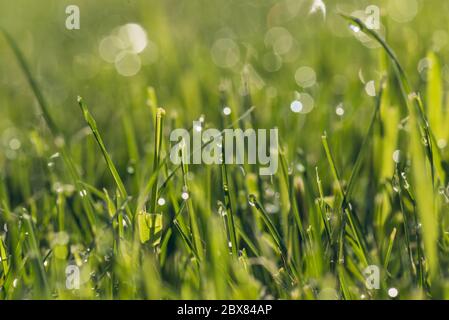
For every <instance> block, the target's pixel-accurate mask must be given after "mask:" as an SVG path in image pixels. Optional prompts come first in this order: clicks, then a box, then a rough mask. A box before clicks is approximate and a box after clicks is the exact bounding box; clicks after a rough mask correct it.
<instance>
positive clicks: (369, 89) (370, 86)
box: [365, 80, 376, 97]
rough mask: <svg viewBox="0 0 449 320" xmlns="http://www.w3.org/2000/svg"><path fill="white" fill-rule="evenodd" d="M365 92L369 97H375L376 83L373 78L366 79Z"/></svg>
mask: <svg viewBox="0 0 449 320" xmlns="http://www.w3.org/2000/svg"><path fill="white" fill-rule="evenodd" d="M365 92H366V93H367V94H368V95H369V96H370V97H375V96H376V85H375V83H374V80H371V81H368V82H367V83H366V85H365Z"/></svg>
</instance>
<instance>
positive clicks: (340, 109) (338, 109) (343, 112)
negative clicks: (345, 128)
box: [335, 103, 345, 117]
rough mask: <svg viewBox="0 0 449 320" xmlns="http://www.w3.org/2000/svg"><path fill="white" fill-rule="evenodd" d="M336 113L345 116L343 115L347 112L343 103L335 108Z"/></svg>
mask: <svg viewBox="0 0 449 320" xmlns="http://www.w3.org/2000/svg"><path fill="white" fill-rule="evenodd" d="M335 113H336V114H337V116H340V117H343V115H344V114H345V109H343V104H342V103H340V104H339V105H338V106H337V108H336V109H335Z"/></svg>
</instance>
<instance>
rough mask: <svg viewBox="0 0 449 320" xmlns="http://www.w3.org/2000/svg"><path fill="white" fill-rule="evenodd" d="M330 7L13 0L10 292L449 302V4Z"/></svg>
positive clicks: (2, 254) (3, 217)
mask: <svg viewBox="0 0 449 320" xmlns="http://www.w3.org/2000/svg"><path fill="white" fill-rule="evenodd" d="M331 2H332V3H331ZM335 2H337V1H324V4H325V5H326V10H325V11H326V12H325V14H324V12H323V8H321V9H319V8H318V9H317V10H315V11H316V12H312V13H310V8H311V6H312V3H313V1H302V0H296V1H293V0H280V1H273V0H257V1H256V0H239V1H237V0H235V1H231V0H229V1H219V0H213V1H211V0H207V1H206V0H199V1H178V0H176V1H175V0H167V1H143V0H142V1H137V0H130V1H118V0H114V1H108V2H107V4H106V2H95V3H94V2H93V1H89V2H88V1H82V0H79V1H56V0H44V1H39V2H36V1H33V2H31V1H23V0H17V1H1V2H0V17H1V18H0V28H1V29H2V31H1V36H0V226H1V228H0V299H79V298H82V299H392V298H395V299H449V188H448V182H449V181H448V178H449V152H448V151H449V146H448V141H449V130H448V129H447V125H448V123H449V99H448V98H449V97H448V95H447V93H448V90H447V89H448V85H449V65H447V62H448V61H449V34H448V31H447V30H448V27H449V26H448V22H447V14H448V13H449V3H446V1H441V0H426V1H423V0H407V1H405V0H388V1H374V0H373V1H355V0H354V1H349V0H346V1H338V5H337V4H335ZM70 4H75V5H78V6H79V8H80V18H81V19H80V22H81V25H80V29H79V30H68V29H66V26H65V21H66V18H67V14H66V13H65V9H66V7H67V6H68V5H70ZM370 5H374V6H377V7H378V8H379V9H380V25H379V28H377V29H375V30H371V29H370V28H368V27H367V25H366V19H365V18H366V17H364V12H365V9H366V8H367V7H368V6H370ZM128 23H134V24H135V25H133V26H134V27H132V28H131V29H130V30H131V31H129V34H125V35H123V32H121V31H123V30H127V29H123V26H124V25H126V24H128ZM136 26H137V27H136ZM139 26H141V27H142V28H143V30H145V32H146V37H147V41H146V42H145V45H146V46H145V45H144V48H137V49H136V48H135V47H133V48H131V49H133V50H134V49H135V52H134V53H133V52H132V50H131V51H129V50H130V49H129V44H128V48H127V44H126V43H123V42H120V41H121V40H120V39H121V38H120V37H123V36H125V37H126V36H128V37H129V35H130V34H131V35H132V36H133V37H137V38H138V39H140V40H141V37H142V34H141V33H139V32H140V31H141V30H142V29H139V28H140V27H139ZM120 27H122V28H121V29H120ZM128 27H129V25H128ZM125 28H126V27H125ZM136 28H137V29H136ZM136 30H137V31H136ZM136 32H137V33H136ZM125 33H126V32H125ZM139 37H140V38H139ZM128 40H129V39H128ZM131 40H132V41H135V40H136V39H135V38H132V37H131ZM140 40H139V41H137V44H141V43H142V42H141V41H140ZM132 41H131V43H133V42H132ZM141 49H143V50H141ZM127 50H128V51H127ZM136 52H137V53H136ZM198 119H201V121H202V127H203V128H204V129H206V128H217V129H219V130H223V129H225V128H241V129H248V128H254V129H272V128H278V130H279V145H280V150H279V154H278V159H279V161H278V162H279V167H278V170H277V173H276V174H274V175H272V176H261V175H259V166H258V165H247V164H244V165H232V164H226V165H224V164H215V165H204V164H203V165H194V164H187V163H182V164H181V165H179V166H177V165H175V164H173V163H172V162H171V161H170V159H169V153H170V149H171V147H172V146H173V143H171V142H170V133H171V132H172V130H174V129H176V128H185V129H188V130H196V128H193V129H192V121H195V120H198ZM204 143H207V141H204ZM368 266H371V267H370V268H371V269H372V270H376V268H378V270H379V271H380V278H379V288H377V289H376V288H372V287H370V286H367V285H366V274H365V273H364V270H365V269H366V268H367V267H368ZM78 275H79V281H77V278H76V277H77V276H78ZM374 282H375V281H374ZM371 284H372V283H371ZM78 285H79V287H78Z"/></svg>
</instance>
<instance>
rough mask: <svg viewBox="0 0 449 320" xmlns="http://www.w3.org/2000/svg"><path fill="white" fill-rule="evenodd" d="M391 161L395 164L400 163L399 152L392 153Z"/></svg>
mask: <svg viewBox="0 0 449 320" xmlns="http://www.w3.org/2000/svg"><path fill="white" fill-rule="evenodd" d="M393 161H394V162H396V163H399V162H401V150H395V151H394V152H393Z"/></svg>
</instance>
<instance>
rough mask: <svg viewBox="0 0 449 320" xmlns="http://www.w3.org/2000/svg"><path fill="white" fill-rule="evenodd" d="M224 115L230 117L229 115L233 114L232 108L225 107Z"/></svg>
mask: <svg viewBox="0 0 449 320" xmlns="http://www.w3.org/2000/svg"><path fill="white" fill-rule="evenodd" d="M223 114H224V115H225V116H229V115H230V114H231V108H229V107H224V108H223Z"/></svg>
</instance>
